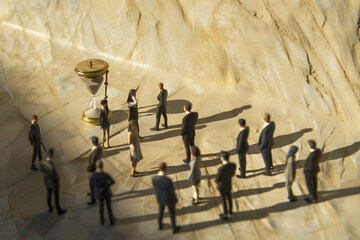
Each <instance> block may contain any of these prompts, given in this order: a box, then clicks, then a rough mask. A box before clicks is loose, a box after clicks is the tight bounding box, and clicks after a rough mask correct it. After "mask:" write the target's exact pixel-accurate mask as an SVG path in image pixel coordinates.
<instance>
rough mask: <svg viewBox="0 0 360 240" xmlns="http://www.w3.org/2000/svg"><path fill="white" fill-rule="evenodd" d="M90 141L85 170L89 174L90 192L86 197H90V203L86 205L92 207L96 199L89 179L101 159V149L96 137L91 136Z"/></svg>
mask: <svg viewBox="0 0 360 240" xmlns="http://www.w3.org/2000/svg"><path fill="white" fill-rule="evenodd" d="M90 140H91V144H92V148H91V153H90V156H89V166H88V168H87V171H88V172H89V173H90V176H89V187H90V192H89V193H88V195H90V196H91V201H90V202H88V205H93V204H95V203H96V199H95V193H94V185H93V184H92V183H91V181H90V178H91V174H92V173H93V172H95V170H96V161H98V160H100V159H101V154H102V148H101V147H100V146H99V139H98V137H95V136H93V137H91V138H90Z"/></svg>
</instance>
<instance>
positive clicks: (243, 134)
mask: <svg viewBox="0 0 360 240" xmlns="http://www.w3.org/2000/svg"><path fill="white" fill-rule="evenodd" d="M238 122H239V125H240V132H239V135H238V137H237V139H236V152H237V154H238V157H239V164H240V168H239V170H240V176H239V178H245V177H246V175H245V174H246V152H247V151H248V150H249V143H248V137H249V127H247V126H245V125H246V121H245V119H239V121H238Z"/></svg>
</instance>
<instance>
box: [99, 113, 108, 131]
mask: <svg viewBox="0 0 360 240" xmlns="http://www.w3.org/2000/svg"><path fill="white" fill-rule="evenodd" d="M100 127H101V128H108V127H110V122H109V118H108V114H107V113H106V111H105V110H103V109H102V110H101V112H100Z"/></svg>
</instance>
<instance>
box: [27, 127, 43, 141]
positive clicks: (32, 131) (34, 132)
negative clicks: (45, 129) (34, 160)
mask: <svg viewBox="0 0 360 240" xmlns="http://www.w3.org/2000/svg"><path fill="white" fill-rule="evenodd" d="M28 137H29V141H30V143H31V144H41V143H42V140H41V133H40V126H39V124H37V125H35V124H33V123H31V125H30V128H29V136H28Z"/></svg>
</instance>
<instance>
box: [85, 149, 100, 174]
mask: <svg viewBox="0 0 360 240" xmlns="http://www.w3.org/2000/svg"><path fill="white" fill-rule="evenodd" d="M101 154H102V148H101V147H100V146H97V147H96V148H95V149H94V150H92V152H91V153H90V156H89V166H88V168H87V171H88V172H94V171H95V170H96V161H97V160H99V159H100V158H101Z"/></svg>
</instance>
